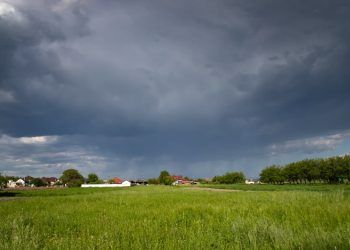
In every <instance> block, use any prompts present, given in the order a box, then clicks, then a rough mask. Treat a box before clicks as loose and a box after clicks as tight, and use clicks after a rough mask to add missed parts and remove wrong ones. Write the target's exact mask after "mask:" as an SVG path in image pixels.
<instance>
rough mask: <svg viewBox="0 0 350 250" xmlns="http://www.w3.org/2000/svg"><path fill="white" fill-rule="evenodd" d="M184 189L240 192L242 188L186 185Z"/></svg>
mask: <svg viewBox="0 0 350 250" xmlns="http://www.w3.org/2000/svg"><path fill="white" fill-rule="evenodd" d="M186 189H190V190H204V191H213V192H241V191H242V190H237V189H219V188H209V187H205V188H204V187H203V188H200V187H188V188H186Z"/></svg>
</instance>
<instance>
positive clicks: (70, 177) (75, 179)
mask: <svg viewBox="0 0 350 250" xmlns="http://www.w3.org/2000/svg"><path fill="white" fill-rule="evenodd" d="M60 179H61V181H62V183H63V184H65V185H67V186H68V187H80V186H81V184H83V183H84V177H83V176H82V175H81V174H80V173H79V171H78V170H76V169H72V168H71V169H67V170H65V171H64V172H63V173H62V176H61V178H60Z"/></svg>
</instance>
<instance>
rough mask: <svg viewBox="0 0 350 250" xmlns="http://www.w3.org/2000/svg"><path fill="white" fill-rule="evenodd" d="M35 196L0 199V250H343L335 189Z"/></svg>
mask: <svg viewBox="0 0 350 250" xmlns="http://www.w3.org/2000/svg"><path fill="white" fill-rule="evenodd" d="M35 192H36V193H35ZM35 192H34V193H33V192H32V193H30V192H29V193H28V192H25V191H22V192H20V194H21V195H22V196H28V197H21V198H18V199H17V200H11V201H0V219H1V223H0V248H1V249H121V248H132V249H217V248H218V249H247V248H248V249H330V248H332V249H335V248H336V249H349V248H350V241H349V235H350V198H349V196H348V195H345V194H344V191H343V190H342V189H337V190H333V191H320V192H310V191H302V192H301V191H280V192H269V191H261V192H213V191H205V190H192V189H184V188H175V187H161V186H158V187H151V186H149V187H132V188H129V189H104V190H102V189H86V191H85V190H84V191H82V189H65V190H54V191H51V190H48V191H35ZM47 192H52V193H51V195H47V194H48V193H47ZM61 192H62V193H64V195H62V193H61ZM41 194H42V195H41Z"/></svg>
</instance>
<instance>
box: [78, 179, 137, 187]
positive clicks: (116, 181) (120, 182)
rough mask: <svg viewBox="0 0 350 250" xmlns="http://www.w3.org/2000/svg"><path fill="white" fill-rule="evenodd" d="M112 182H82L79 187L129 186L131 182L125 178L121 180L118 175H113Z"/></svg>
mask: <svg viewBox="0 0 350 250" xmlns="http://www.w3.org/2000/svg"><path fill="white" fill-rule="evenodd" d="M112 180H113V182H112V183H104V184H82V185H81V187H84V188H86V187H130V186H131V182H130V181H127V180H123V179H121V178H119V177H114V178H113V179H112Z"/></svg>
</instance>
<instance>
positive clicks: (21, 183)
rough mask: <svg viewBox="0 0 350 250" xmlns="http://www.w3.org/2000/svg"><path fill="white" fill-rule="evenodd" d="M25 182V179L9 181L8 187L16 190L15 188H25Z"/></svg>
mask: <svg viewBox="0 0 350 250" xmlns="http://www.w3.org/2000/svg"><path fill="white" fill-rule="evenodd" d="M24 186H25V181H24V180H23V179H18V180H17V181H13V180H9V181H8V182H7V187H9V188H15V187H24Z"/></svg>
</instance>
